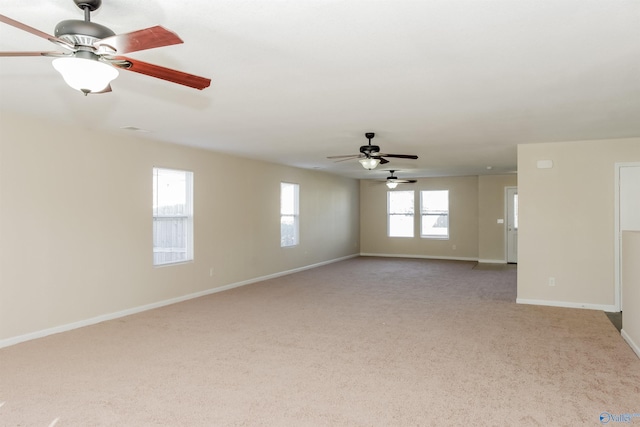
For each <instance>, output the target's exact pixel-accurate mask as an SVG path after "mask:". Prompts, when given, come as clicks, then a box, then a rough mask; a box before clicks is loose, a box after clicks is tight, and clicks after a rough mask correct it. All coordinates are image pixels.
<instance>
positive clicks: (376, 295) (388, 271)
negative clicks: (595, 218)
mask: <svg viewBox="0 0 640 427" xmlns="http://www.w3.org/2000/svg"><path fill="white" fill-rule="evenodd" d="M474 266H475V263H472V262H454V261H434V260H413V259H385V258H367V257H363V258H355V259H351V260H347V261H343V262H340V263H335V264H332V265H327V266H324V267H320V268H316V269H313V270H308V271H305V272H301V273H297V274H293V275H289V276H285V277H281V278H278V279H273V280H269V281H265V282H261V283H257V284H254V285H250V286H245V287H241V288H237V289H234V290H230V291H226V292H221V293H218V294H214V295H210V296H208V297H203V298H199V299H195V300H191V301H187V302H184V303H180V304H175V305H172V306H168V307H164V308H161V309H157V310H152V311H148V312H145V313H141V314H138V315H134V316H130V317H126V318H121V319H117V320H113V321H109V322H105V323H101V324H98V325H94V326H90V327H86V328H82V329H78V330H74V331H71V332H67V333H63V334H58V335H54V336H50V337H46V338H43V339H39V340H34V341H31V342H27V343H23V344H19V345H15V346H12V347H8V348H5V349H2V350H0V404H1V405H2V406H1V407H0V426H52V425H55V426H58V427H61V426H151V425H156V426H167V425H171V426H430V425H433V426H449V425H451V426H454V425H456V426H458V425H496V426H506V425H509V426H516V425H523V426H528V425H533V426H536V425H540V426H548V425H562V426H569V425H571V426H574V425H599V424H600V418H599V417H600V414H602V413H604V412H608V413H610V414H614V415H617V414H621V413H631V414H634V413H640V360H639V359H638V358H637V357H636V355H635V354H634V353H633V351H632V350H631V349H630V348H629V347H628V346H627V344H626V343H625V342H624V341H623V340H622V338H621V337H620V334H619V333H618V331H617V330H616V329H615V327H614V326H613V325H612V324H611V322H610V321H609V320H608V319H607V316H606V315H605V314H604V313H602V312H600V311H592V310H578V309H563V308H555V307H538V306H529V305H517V304H515V297H516V270H515V269H504V270H482V269H474ZM3 402H4V403H3ZM634 423H635V424H638V425H640V417H639V418H633V419H631V424H632V425H633V424H634Z"/></svg>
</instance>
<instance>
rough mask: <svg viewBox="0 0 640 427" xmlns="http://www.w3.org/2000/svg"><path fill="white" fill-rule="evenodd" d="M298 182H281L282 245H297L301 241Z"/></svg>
mask: <svg viewBox="0 0 640 427" xmlns="http://www.w3.org/2000/svg"><path fill="white" fill-rule="evenodd" d="M299 192H300V186H299V185H298V184H290V183H288V182H281V183H280V246H281V247H286V246H295V245H297V244H298V243H300V231H299V230H300V215H299V209H300V207H299Z"/></svg>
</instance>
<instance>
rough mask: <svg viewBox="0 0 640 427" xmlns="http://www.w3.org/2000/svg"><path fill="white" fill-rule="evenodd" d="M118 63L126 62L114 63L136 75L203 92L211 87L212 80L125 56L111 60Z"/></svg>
mask: <svg viewBox="0 0 640 427" xmlns="http://www.w3.org/2000/svg"><path fill="white" fill-rule="evenodd" d="M110 59H112V60H116V61H126V63H127V64H126V65H120V64H118V63H117V62H113V65H114V66H116V67H118V68H121V69H123V70H129V71H133V72H134V73H140V74H145V75H147V76H151V77H156V78H158V79H162V80H167V81H169V82H173V83H178V84H180V85H184V86H189V87H192V88H194V89H199V90H202V89H204V88H206V87H209V85H210V84H211V79H207V78H205V77H199V76H194V75H193V74H187V73H184V72H182V71H176V70H172V69H170V68H165V67H161V66H159V65H153V64H149V63H148V62H142V61H138V60H137V59H131V58H127V57H125V56H114V57H113V58H110Z"/></svg>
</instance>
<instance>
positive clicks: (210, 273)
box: [209, 267, 213, 277]
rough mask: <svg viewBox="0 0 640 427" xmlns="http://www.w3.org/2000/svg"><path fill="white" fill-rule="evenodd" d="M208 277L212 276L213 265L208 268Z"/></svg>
mask: <svg viewBox="0 0 640 427" xmlns="http://www.w3.org/2000/svg"><path fill="white" fill-rule="evenodd" d="M209 277H213V267H211V268H210V269H209Z"/></svg>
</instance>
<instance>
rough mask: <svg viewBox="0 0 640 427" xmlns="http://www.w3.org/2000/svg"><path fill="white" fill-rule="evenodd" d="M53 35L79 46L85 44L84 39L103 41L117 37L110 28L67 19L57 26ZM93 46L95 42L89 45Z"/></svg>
mask: <svg viewBox="0 0 640 427" xmlns="http://www.w3.org/2000/svg"><path fill="white" fill-rule="evenodd" d="M53 35H54V36H56V37H58V38H60V39H63V40H65V39H66V40H69V39H72V40H74V41H73V43H74V44H76V45H77V44H84V43H83V42H82V39H83V38H84V37H89V38H93V39H97V40H101V39H105V38H107V37H111V36H115V35H116V33H114V32H113V31H112V30H111V29H110V28H107V27H105V26H104V25H100V24H96V23H95V22H90V21H80V20H77V19H67V20H65V21H62V22H60V23H59V24H58V25H56V28H55V31H54V33H53ZM94 41H95V40H94ZM91 44H93V42H92V43H90V44H89V45H91Z"/></svg>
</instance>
